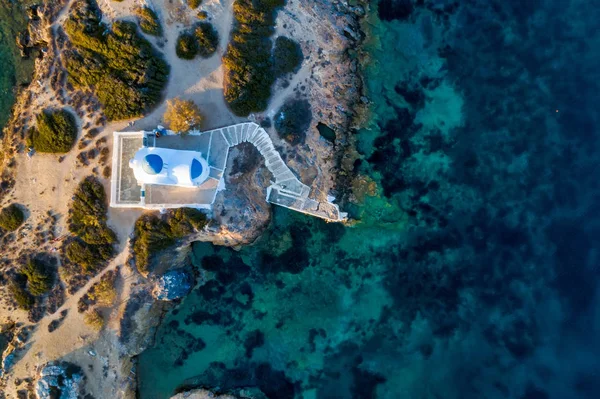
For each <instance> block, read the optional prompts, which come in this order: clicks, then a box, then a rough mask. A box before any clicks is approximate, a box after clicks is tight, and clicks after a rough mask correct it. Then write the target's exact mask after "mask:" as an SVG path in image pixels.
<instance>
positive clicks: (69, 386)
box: [35, 362, 84, 399]
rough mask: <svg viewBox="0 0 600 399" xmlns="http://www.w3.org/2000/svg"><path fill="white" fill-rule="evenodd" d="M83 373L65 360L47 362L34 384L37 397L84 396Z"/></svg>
mask: <svg viewBox="0 0 600 399" xmlns="http://www.w3.org/2000/svg"><path fill="white" fill-rule="evenodd" d="M83 385H84V375H83V372H82V371H81V369H80V368H79V367H78V366H75V365H73V364H70V363H66V362H57V363H48V364H47V365H46V366H44V368H43V369H42V371H41V372H40V377H39V378H38V380H37V383H36V385H35V394H36V397H37V398H38V399H50V398H53V399H54V398H59V399H77V398H80V397H83V396H84V392H83Z"/></svg>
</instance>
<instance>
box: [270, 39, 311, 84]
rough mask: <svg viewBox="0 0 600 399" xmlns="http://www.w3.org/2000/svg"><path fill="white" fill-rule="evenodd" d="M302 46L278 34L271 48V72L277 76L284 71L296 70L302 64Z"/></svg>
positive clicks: (284, 72)
mask: <svg viewBox="0 0 600 399" xmlns="http://www.w3.org/2000/svg"><path fill="white" fill-rule="evenodd" d="M303 58H304V56H303V55H302V48H301V47H300V45H299V44H298V42H296V41H294V40H292V39H290V38H287V37H284V36H279V37H278V38H277V39H276V40H275V47H274V48H273V72H274V73H275V76H277V77H279V76H282V75H285V74H286V73H290V72H296V71H297V69H298V67H299V66H300V64H302V59H303Z"/></svg>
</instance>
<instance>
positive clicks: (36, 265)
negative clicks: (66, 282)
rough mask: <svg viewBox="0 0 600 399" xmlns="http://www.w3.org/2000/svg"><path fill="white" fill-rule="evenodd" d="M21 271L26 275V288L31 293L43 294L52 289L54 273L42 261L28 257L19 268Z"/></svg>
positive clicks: (35, 294)
mask: <svg viewBox="0 0 600 399" xmlns="http://www.w3.org/2000/svg"><path fill="white" fill-rule="evenodd" d="M21 273H23V274H24V275H25V276H26V277H27V288H28V289H29V292H30V293H31V295H34V296H38V295H44V294H45V293H47V292H48V291H50V290H51V289H52V285H53V283H54V273H53V272H52V269H50V268H49V267H48V266H47V265H46V264H45V263H44V262H42V261H40V260H37V259H30V260H29V261H28V262H27V264H26V265H25V266H23V268H21Z"/></svg>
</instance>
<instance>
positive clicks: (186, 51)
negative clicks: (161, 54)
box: [175, 32, 198, 60]
mask: <svg viewBox="0 0 600 399" xmlns="http://www.w3.org/2000/svg"><path fill="white" fill-rule="evenodd" d="M175 53H176V54H177V57H179V58H182V59H184V60H193V59H194V58H195V57H196V55H198V43H197V42H196V38H195V37H194V35H192V34H191V33H188V32H183V33H181V34H180V35H179V37H178V38H177V44H176V45H175Z"/></svg>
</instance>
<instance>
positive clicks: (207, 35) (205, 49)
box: [194, 22, 219, 58]
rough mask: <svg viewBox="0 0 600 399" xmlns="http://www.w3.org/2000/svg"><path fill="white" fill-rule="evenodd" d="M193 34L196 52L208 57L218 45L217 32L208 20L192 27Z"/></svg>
mask: <svg viewBox="0 0 600 399" xmlns="http://www.w3.org/2000/svg"><path fill="white" fill-rule="evenodd" d="M194 36H195V37H196V40H197V46H198V54H199V55H200V56H201V57H205V58H206V57H210V56H211V55H213V54H214V53H215V51H217V47H218V46H219V34H218V33H217V31H216V30H215V28H213V26H212V25H211V24H209V23H208V22H200V23H198V24H196V26H195V27H194Z"/></svg>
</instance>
